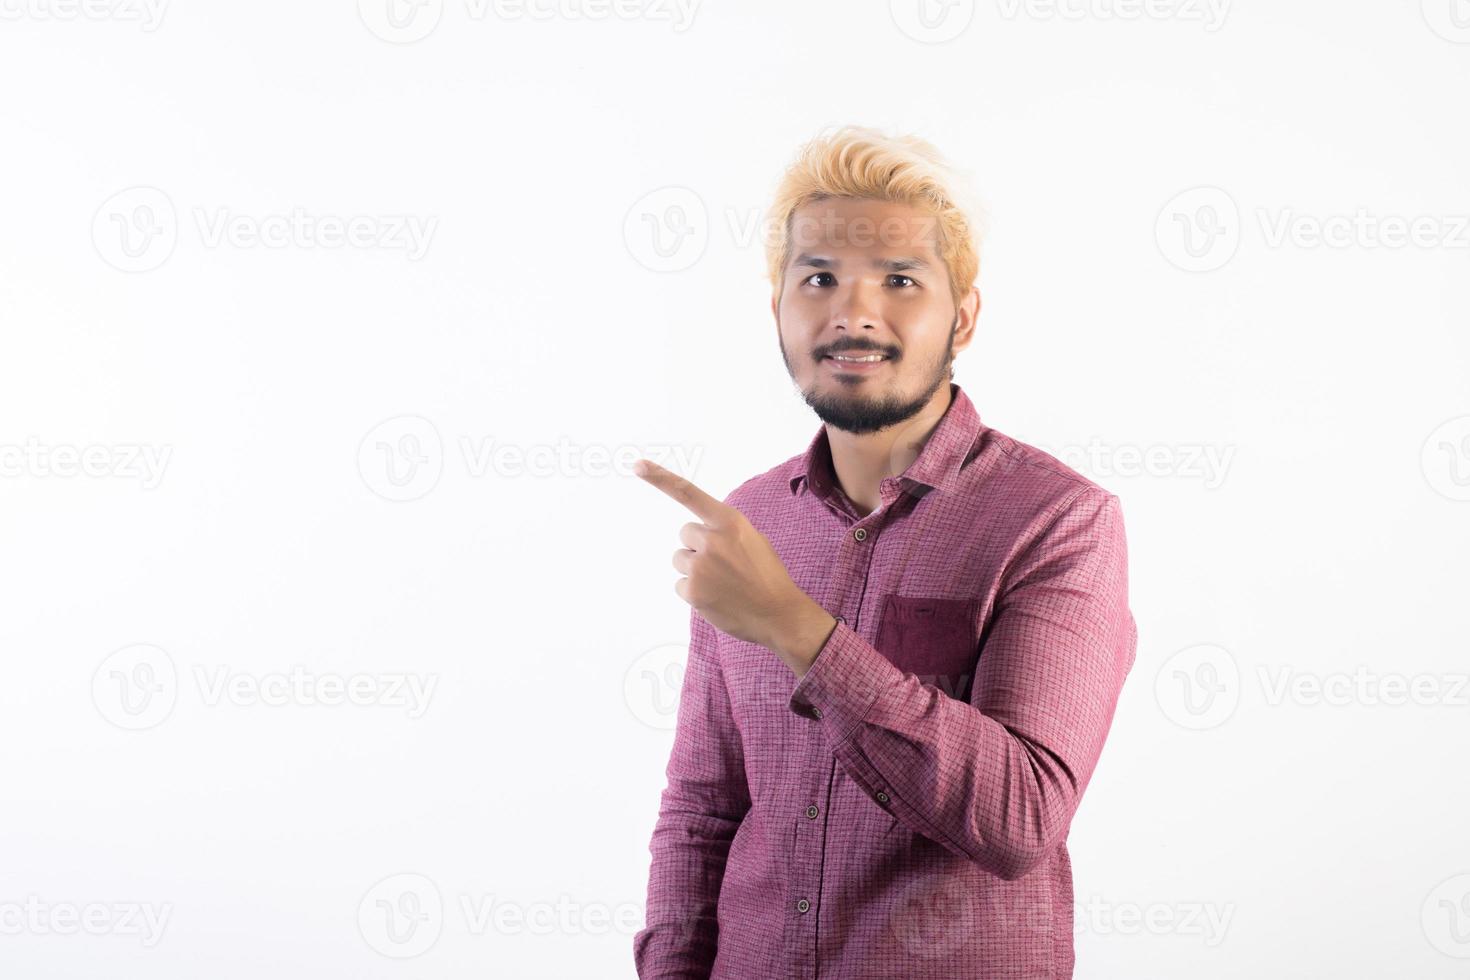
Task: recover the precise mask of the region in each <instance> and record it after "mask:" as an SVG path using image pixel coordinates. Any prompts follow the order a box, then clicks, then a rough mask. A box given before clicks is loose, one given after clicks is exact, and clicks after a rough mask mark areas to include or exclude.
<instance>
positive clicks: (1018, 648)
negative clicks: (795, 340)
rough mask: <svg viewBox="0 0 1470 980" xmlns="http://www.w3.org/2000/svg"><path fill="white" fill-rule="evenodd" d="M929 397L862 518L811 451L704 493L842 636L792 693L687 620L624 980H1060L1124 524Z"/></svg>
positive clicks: (768, 662) (1107, 677) (1022, 448)
mask: <svg viewBox="0 0 1470 980" xmlns="http://www.w3.org/2000/svg"><path fill="white" fill-rule="evenodd" d="M950 384H951V389H950V390H951V393H952V396H953V400H952V402H951V404H950V406H949V408H948V410H947V411H946V412H945V415H944V417H943V418H942V419H941V421H940V422H939V424H938V426H937V427H936V428H935V429H934V431H933V433H932V434H931V435H930V437H929V439H928V441H927V442H926V443H925V445H924V447H923V449H922V451H921V452H920V454H919V456H918V457H917V458H916V459H915V460H914V462H913V464H912V465H911V466H909V468H908V469H907V470H905V471H904V473H903V475H902V476H899V477H890V478H887V479H885V480H883V482H882V486H881V499H882V504H881V505H880V506H879V507H878V509H877V510H875V511H874V512H873V513H871V514H866V515H864V514H860V513H858V509H857V508H856V507H855V506H854V505H853V504H852V502H851V501H850V500H849V499H848V498H847V496H846V495H845V494H844V493H843V492H842V491H841V489H840V488H838V487H837V486H836V484H835V477H834V472H833V469H832V457H831V450H830V446H829V444H828V442H827V434H826V429H825V428H822V429H819V430H818V432H817V435H816V437H815V438H814V439H813V440H812V442H811V445H810V446H809V447H808V448H807V450H806V452H805V453H804V454H802V455H800V456H796V457H793V458H791V459H789V460H787V461H786V462H784V463H782V464H781V465H779V466H777V467H775V468H774V469H772V470H769V471H767V472H766V473H763V474H761V475H760V476H757V477H754V478H752V479H750V480H748V481H746V482H745V483H743V484H741V485H740V486H739V487H737V488H736V489H735V490H734V491H733V492H732V493H731V494H730V495H729V496H728V497H726V498H725V501H726V503H728V504H730V505H731V506H733V507H736V508H737V509H739V510H740V511H741V513H743V514H745V516H746V517H747V518H749V520H750V521H751V523H752V524H753V525H754V526H755V527H756V529H757V530H759V531H760V532H761V533H762V534H764V535H765V536H766V537H767V538H768V539H769V540H770V542H771V545H772V546H773V547H774V548H775V549H776V552H777V554H779V555H780V556H781V559H782V561H783V562H784V563H785V565H786V568H787V570H788V571H789V572H790V574H791V577H792V579H794V580H795V582H796V584H797V585H798V586H800V587H801V588H802V590H803V591H805V592H806V593H807V594H808V595H810V596H812V598H814V599H816V600H817V601H818V602H819V603H821V605H822V606H823V607H824V608H825V609H827V611H828V612H830V613H831V614H832V615H833V616H835V617H837V620H838V621H837V625H836V626H835V627H834V628H833V630H832V632H831V634H830V635H829V636H828V637H827V639H826V642H825V643H824V645H823V646H822V649H821V651H820V652H819V653H818V655H817V658H816V660H815V661H814V662H813V663H812V665H811V668H810V669H809V670H808V672H807V673H806V674H805V675H804V676H803V677H802V678H801V680H800V681H797V680H796V677H795V675H794V674H793V673H792V671H791V670H790V668H788V667H787V666H786V665H785V664H784V663H782V662H781V660H780V659H778V658H777V656H776V655H775V654H774V653H772V652H771V651H770V650H767V649H765V648H764V647H760V646H757V645H755V644H753V643H748V642H745V641H742V640H737V639H735V638H734V637H731V636H729V635H727V634H725V633H721V632H719V631H718V630H716V629H715V628H714V627H712V626H710V624H709V623H708V622H707V621H705V620H704V619H703V618H702V617H701V616H699V615H698V613H697V612H695V611H694V610H692V609H691V615H690V644H689V660H688V666H687V668H686V670H685V673H684V680H683V686H682V690H681V694H680V701H679V713H678V722H677V729H676V732H675V736H674V745H673V751H672V753H671V756H670V758H669V763H668V770H667V772H668V785H667V788H666V789H665V790H664V791H663V795H662V800H661V804H660V807H659V814H658V821H657V824H656V826H655V828H654V832H653V839H652V842H651V843H650V845H649V850H650V852H651V854H652V856H653V861H652V865H651V868H650V874H649V882H648V906H647V925H646V928H644V929H643V930H641V931H640V932H639V933H638V934H637V935H636V936H635V937H634V943H633V946H634V959H635V962H636V964H637V969H638V975H639V977H641V978H643V980H650V978H654V977H658V978H673V977H701V978H703V977H713V978H721V977H726V978H731V980H774V978H792V980H798V978H799V980H818V978H829V977H830V978H856V977H873V978H883V980H892V978H900V977H901V978H906V980H925V978H930V977H932V978H936V980H937V978H944V980H955V978H961V977H974V978H985V980H999V978H1002V977H1048V978H1063V977H1071V976H1072V969H1073V964H1074V961H1075V953H1074V950H1073V942H1072V930H1073V925H1072V903H1073V896H1072V867H1071V861H1070V859H1069V857H1068V854H1067V846H1066V838H1067V831H1068V828H1069V826H1070V824H1071V821H1072V814H1073V812H1075V810H1076V809H1077V804H1078V802H1079V801H1080V800H1081V798H1082V793H1083V790H1084V789H1086V787H1087V783H1088V780H1089V779H1090V778H1091V776H1092V772H1093V768H1094V766H1096V764H1097V760H1098V756H1099V754H1100V753H1101V751H1102V747H1103V741H1104V739H1105V738H1106V737H1107V733H1108V728H1109V726H1110V724H1111V722H1112V717H1113V711H1114V708H1115V707H1116V705H1117V700H1118V694H1119V691H1120V690H1121V688H1122V685H1123V680H1124V678H1125V677H1126V676H1127V674H1128V671H1129V669H1130V668H1131V667H1132V665H1133V659H1134V653H1135V650H1136V647H1137V631H1136V629H1135V626H1134V621H1133V616H1132V614H1131V612H1130V610H1129V608H1128V585H1127V545H1126V542H1125V538H1124V528H1123V516H1122V512H1121V510H1120V507H1119V503H1118V498H1117V497H1116V496H1115V495H1113V494H1111V493H1109V492H1107V491H1106V490H1104V489H1103V488H1102V487H1099V486H1098V485H1096V484H1095V483H1093V482H1092V481H1090V480H1088V479H1086V478H1085V477H1083V476H1081V475H1080V474H1078V473H1076V472H1075V471H1073V470H1072V469H1070V468H1068V467H1067V466H1066V465H1064V464H1063V463H1061V462H1059V461H1058V460H1056V459H1054V458H1053V457H1051V456H1049V455H1047V454H1046V453H1043V452H1041V451H1040V450H1038V449H1035V448H1033V447H1031V446H1027V445H1025V444H1024V443H1021V442H1018V441H1016V440H1015V439H1012V438H1010V437H1009V436H1006V435H1004V434H1002V433H1000V432H998V431H996V430H995V429H992V428H990V427H988V426H985V425H983V424H982V423H981V421H980V417H979V415H978V414H977V413H976V410H975V407H974V405H973V404H972V403H971V401H970V399H969V398H968V397H967V396H966V395H965V393H964V392H963V391H961V390H960V387H959V385H958V384H955V383H954V382H950Z"/></svg>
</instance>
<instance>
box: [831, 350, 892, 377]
mask: <svg viewBox="0 0 1470 980" xmlns="http://www.w3.org/2000/svg"><path fill="white" fill-rule="evenodd" d="M888 360H889V358H888V355H887V354H875V353H873V352H871V351H848V352H847V353H845V354H828V355H827V356H826V357H824V358H822V363H823V364H824V365H826V366H827V367H830V368H832V369H833V370H835V371H848V372H852V373H855V374H868V373H871V372H873V371H877V370H879V369H880V368H882V367H883V365H885V364H887V363H888Z"/></svg>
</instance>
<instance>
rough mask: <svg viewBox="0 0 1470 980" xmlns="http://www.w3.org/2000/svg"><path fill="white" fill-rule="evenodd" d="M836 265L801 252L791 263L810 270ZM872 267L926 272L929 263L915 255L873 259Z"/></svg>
mask: <svg viewBox="0 0 1470 980" xmlns="http://www.w3.org/2000/svg"><path fill="white" fill-rule="evenodd" d="M836 265H837V263H836V262H835V261H833V260H832V259H829V258H827V257H826V256H825V255H812V254H810V253H808V252H802V253H801V254H800V255H798V256H797V257H796V258H795V259H793V260H792V262H791V266H792V268H797V267H799V266H806V267H809V268H812V269H831V268H834V267H836ZM872 265H873V267H874V268H878V267H882V268H886V269H887V270H888V271H889V272H906V271H908V270H909V269H923V270H925V271H928V269H929V263H928V262H926V261H924V260H923V259H921V258H919V257H918V256H917V255H905V256H902V257H900V258H896V259H883V258H875V259H874V260H873V261H872Z"/></svg>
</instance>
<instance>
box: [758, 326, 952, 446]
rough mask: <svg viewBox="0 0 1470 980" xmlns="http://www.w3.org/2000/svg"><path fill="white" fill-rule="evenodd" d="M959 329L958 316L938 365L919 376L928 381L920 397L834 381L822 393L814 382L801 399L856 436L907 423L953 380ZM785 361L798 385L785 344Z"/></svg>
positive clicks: (895, 360)
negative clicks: (882, 391)
mask: <svg viewBox="0 0 1470 980" xmlns="http://www.w3.org/2000/svg"><path fill="white" fill-rule="evenodd" d="M958 325H959V317H958V316H956V317H955V320H954V322H953V323H951V324H950V328H949V336H948V337H947V338H946V339H945V343H944V350H942V351H940V353H939V355H938V356H937V357H936V358H935V359H934V361H933V362H932V363H931V364H929V365H926V366H925V367H924V370H922V371H919V372H918V374H919V376H920V377H922V378H923V379H924V383H923V385H922V386H921V390H920V391H919V392H918V393H917V394H914V395H911V396H904V395H903V394H896V393H892V392H890V393H885V394H882V395H875V394H872V393H870V392H869V391H868V390H867V389H868V388H871V387H874V385H873V383H872V382H871V381H861V380H859V381H855V382H854V383H853V384H852V385H851V386H849V385H848V384H847V382H844V381H832V382H830V387H828V388H827V390H825V391H819V390H818V389H819V387H822V386H823V385H824V383H823V382H813V384H812V386H811V387H810V388H808V389H807V390H805V391H803V392H802V393H801V397H802V399H803V400H804V401H805V402H806V403H807V405H809V406H810V407H811V410H812V411H813V412H816V413H817V418H819V419H821V420H822V421H823V422H825V423H826V424H827V425H830V426H832V427H833V428H834V429H840V430H842V431H843V432H850V433H852V434H853V435H866V434H867V433H870V432H879V431H881V430H883V429H886V428H888V427H889V426H891V425H897V424H898V423H900V422H906V421H908V420H909V419H911V418H913V417H914V416H915V415H917V414H919V412H920V411H922V410H923V408H924V406H926V405H928V404H929V401H930V400H931V399H932V398H933V397H934V393H935V392H936V391H938V390H939V386H940V385H943V384H947V383H949V382H950V381H951V380H953V378H954V371H953V370H952V365H953V362H954V335H955V329H956V327H958ZM778 343H779V335H778ZM781 359H782V360H783V361H785V362H786V373H787V374H789V375H791V380H792V381H795V380H796V372H794V371H792V369H791V358H790V357H788V356H787V354H786V345H785V344H784V343H783V344H781ZM889 364H890V365H891V366H892V367H893V368H894V370H895V371H897V370H899V369H900V367H901V366H902V361H901V359H899V358H893V359H891V360H890V362H889ZM818 370H819V371H820V370H821V368H820V367H818Z"/></svg>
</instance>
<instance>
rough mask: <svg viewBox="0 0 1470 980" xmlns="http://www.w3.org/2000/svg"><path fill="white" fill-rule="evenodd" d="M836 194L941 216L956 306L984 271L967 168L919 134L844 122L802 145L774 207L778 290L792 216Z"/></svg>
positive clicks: (773, 272)
mask: <svg viewBox="0 0 1470 980" xmlns="http://www.w3.org/2000/svg"><path fill="white" fill-rule="evenodd" d="M831 197H853V198H871V199H875V200H881V201H889V202H893V203H897V204H906V205H909V206H910V207H914V208H917V209H918V210H920V211H921V212H923V213H925V214H926V215H929V216H931V217H933V218H934V219H936V224H937V226H938V228H937V230H938V235H937V237H938V242H937V243H936V249H935V250H936V251H937V252H938V254H939V258H940V259H941V260H942V261H943V262H944V265H945V268H946V269H948V270H949V282H950V293H951V295H952V297H953V298H954V302H955V305H956V307H958V306H959V304H960V301H961V300H962V299H963V298H964V297H965V295H966V294H967V293H968V292H969V291H970V288H971V287H972V286H974V284H975V277H976V275H977V274H978V273H979V270H980V253H979V247H978V241H979V239H980V237H982V236H981V228H980V225H979V222H980V221H981V220H982V218H983V214H982V211H981V208H980V204H979V202H978V200H977V199H976V198H974V197H973V196H972V193H971V191H970V189H969V188H968V187H967V186H966V185H965V181H964V179H963V178H962V177H961V175H960V172H958V171H956V170H955V169H953V168H952V167H950V166H949V164H947V163H946V162H945V160H944V158H943V157H942V156H941V155H940V154H939V151H938V150H936V149H935V148H934V146H933V145H932V144H930V143H929V142H928V141H926V140H923V139H920V138H919V137H917V136H888V135H885V134H883V133H881V132H879V131H878V130H876V129H870V128H869V127H866V126H850V125H849V126H841V127H838V128H837V129H835V130H832V131H829V132H824V133H822V134H821V135H818V136H817V137H816V138H815V139H813V140H811V141H810V142H808V143H807V144H805V145H804V146H802V147H801V149H800V150H799V151H798V153H797V155H796V159H795V161H794V162H792V164H791V165H790V166H789V167H788V168H787V170H786V173H785V174H784V175H782V177H781V181H780V184H779V185H778V186H777V188H776V195H775V201H774V202H773V204H772V205H771V209H770V212H769V216H770V219H771V221H770V225H769V227H771V228H773V229H779V230H780V231H779V234H773V235H771V236H770V237H768V238H767V240H766V265H767V275H768V276H769V278H770V281H771V288H772V289H774V290H775V291H776V293H777V295H779V294H780V291H781V289H782V287H783V285H784V282H785V275H786V264H787V263H788V262H789V261H790V260H791V220H792V216H793V215H794V214H795V213H796V210H797V209H798V208H800V207H803V206H804V205H807V204H810V203H812V202H813V201H820V200H824V199H826V198H831Z"/></svg>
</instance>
